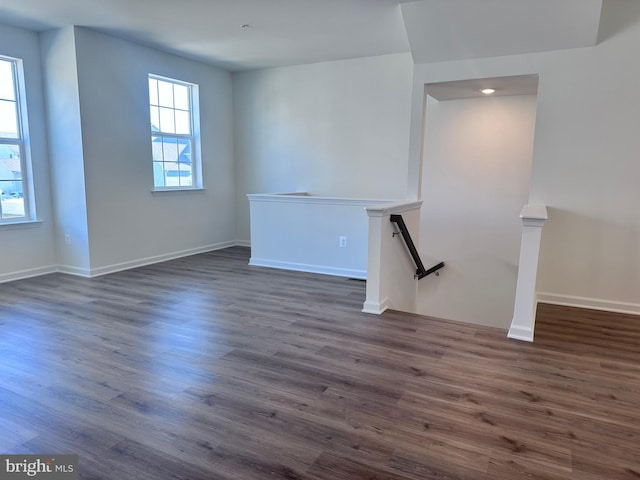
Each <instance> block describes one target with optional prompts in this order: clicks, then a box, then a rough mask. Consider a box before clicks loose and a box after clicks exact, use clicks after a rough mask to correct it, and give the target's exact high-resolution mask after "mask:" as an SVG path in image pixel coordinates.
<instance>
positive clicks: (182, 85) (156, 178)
mask: <svg viewBox="0 0 640 480" xmlns="http://www.w3.org/2000/svg"><path fill="white" fill-rule="evenodd" d="M197 100H198V86H197V85H194V84H191V83H186V82H181V81H179V80H172V79H169V78H163V77H158V76H156V75H149V108H150V114H151V149H152V152H153V186H154V188H155V189H156V190H184V189H194V188H202V180H201V175H200V158H199V145H198V142H197V140H198V133H199V130H200V126H199V118H198V117H199V116H198V101H197Z"/></svg>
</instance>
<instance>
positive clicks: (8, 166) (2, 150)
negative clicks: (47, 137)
mask: <svg viewBox="0 0 640 480" xmlns="http://www.w3.org/2000/svg"><path fill="white" fill-rule="evenodd" d="M0 180H5V181H6V180H10V181H13V180H22V165H21V164H20V146H19V145H18V144H14V145H0ZM6 192H7V190H6V188H5V193H6Z"/></svg>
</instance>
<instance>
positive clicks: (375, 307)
mask: <svg viewBox="0 0 640 480" xmlns="http://www.w3.org/2000/svg"><path fill="white" fill-rule="evenodd" d="M367 213H368V215H369V247H368V248H369V250H368V263H367V298H366V300H365V302H364V305H363V307H362V311H363V312H364V313H373V314H375V315H380V314H381V313H382V312H384V311H385V310H386V309H387V308H388V298H386V296H384V292H383V287H382V280H383V271H382V270H383V269H382V219H383V218H384V217H383V213H382V211H379V210H375V211H373V212H371V211H369V210H367Z"/></svg>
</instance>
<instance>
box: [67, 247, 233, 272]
mask: <svg viewBox="0 0 640 480" xmlns="http://www.w3.org/2000/svg"><path fill="white" fill-rule="evenodd" d="M235 245H236V242H235V241H229V242H221V243H216V244H213V245H205V246H203V247H196V248H189V249H187V250H180V251H177V252H172V253H166V254H162V255H154V256H153V257H146V258H139V259H137V260H131V261H128V262H122V263H114V264H112V265H106V266H104V267H98V268H92V269H90V271H89V275H88V276H89V277H98V276H101V275H106V274H108V273H115V272H120V271H122V270H129V269H131V268H137V267H144V266H145V265H151V264H153V263H160V262H166V261H169V260H175V259H176V258H181V257H188V256H191V255H197V254H198V253H206V252H212V251H214V250H221V249H223V248H228V247H233V246H235ZM65 273H72V272H65ZM80 275H81V274H80Z"/></svg>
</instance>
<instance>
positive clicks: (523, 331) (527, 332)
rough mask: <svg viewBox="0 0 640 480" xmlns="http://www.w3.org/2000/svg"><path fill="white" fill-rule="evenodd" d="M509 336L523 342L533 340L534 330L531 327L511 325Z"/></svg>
mask: <svg viewBox="0 0 640 480" xmlns="http://www.w3.org/2000/svg"><path fill="white" fill-rule="evenodd" d="M507 337H509V338H513V339H514V340H522V341H523V342H533V331H532V330H531V329H530V328H522V327H511V328H510V329H509V332H508V333H507Z"/></svg>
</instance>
